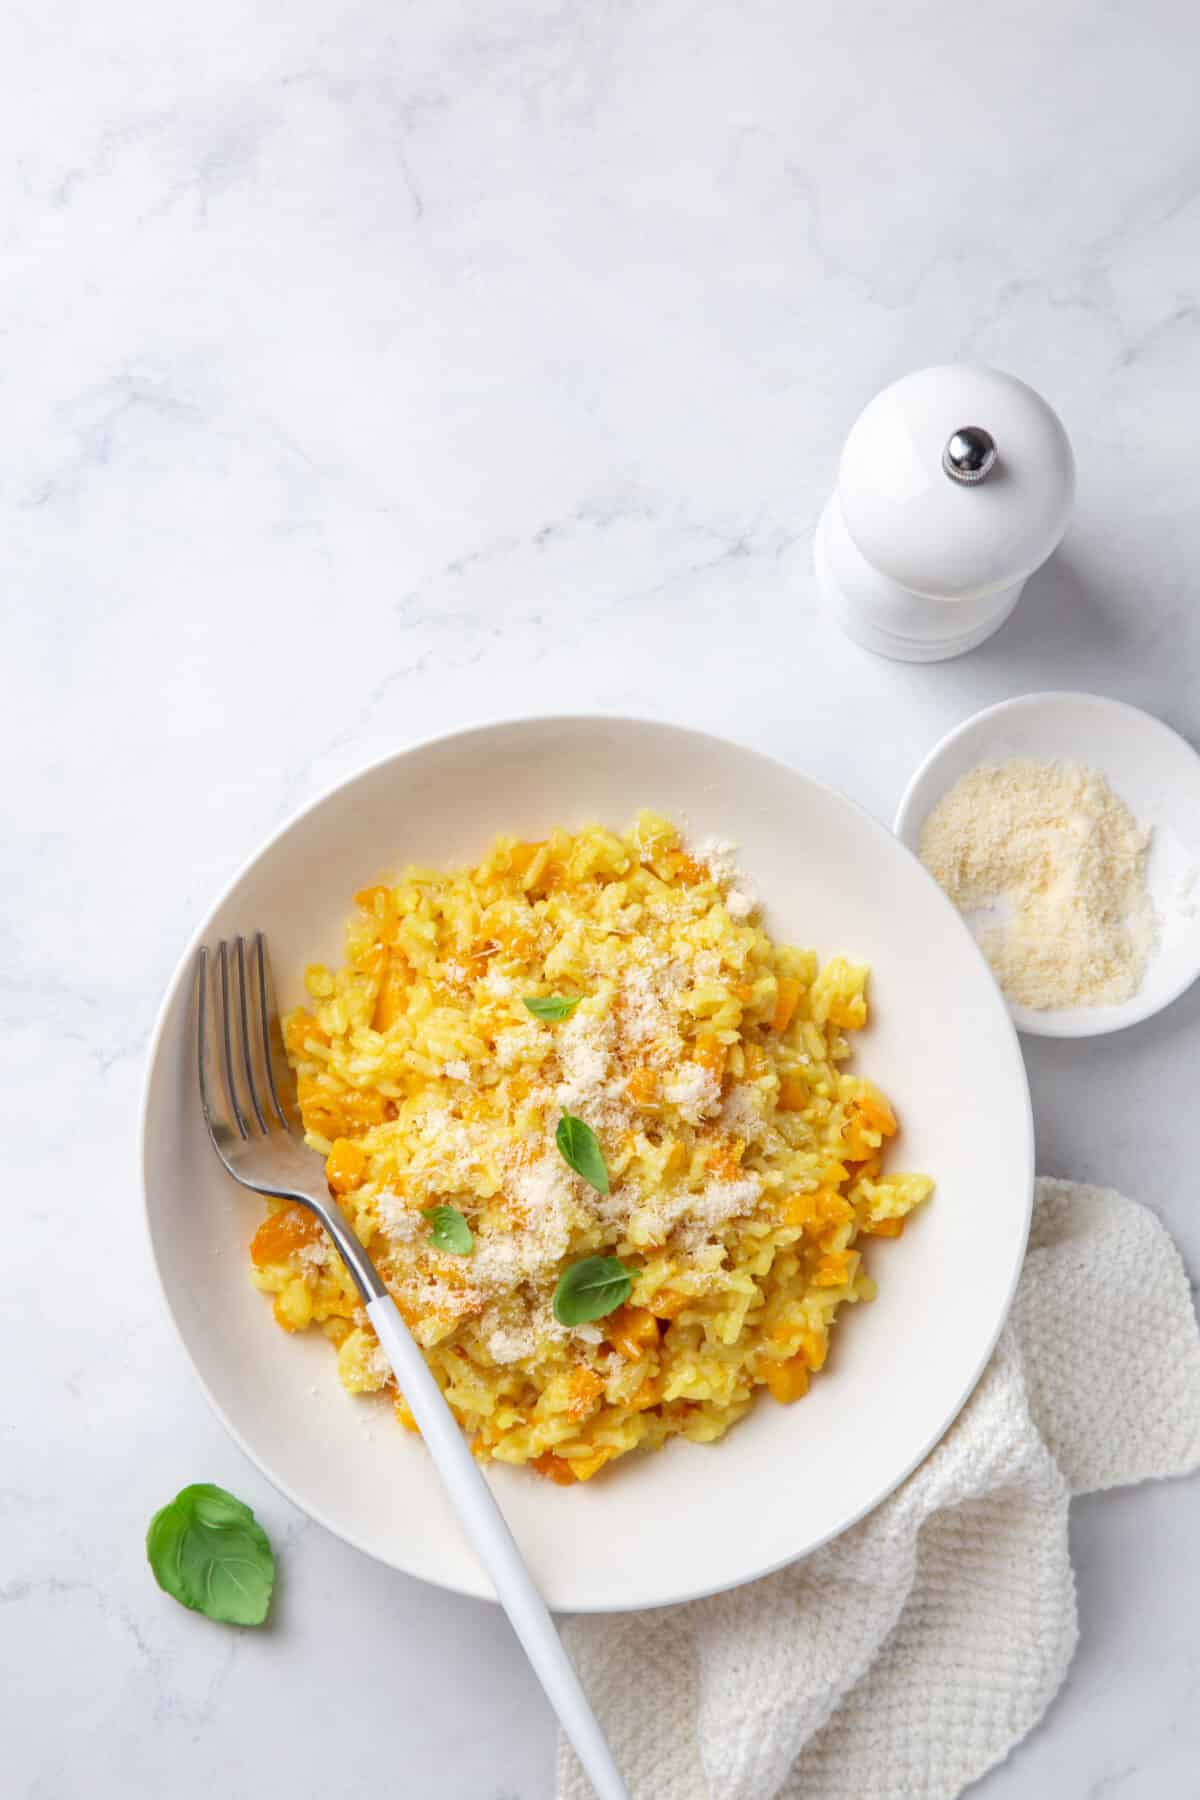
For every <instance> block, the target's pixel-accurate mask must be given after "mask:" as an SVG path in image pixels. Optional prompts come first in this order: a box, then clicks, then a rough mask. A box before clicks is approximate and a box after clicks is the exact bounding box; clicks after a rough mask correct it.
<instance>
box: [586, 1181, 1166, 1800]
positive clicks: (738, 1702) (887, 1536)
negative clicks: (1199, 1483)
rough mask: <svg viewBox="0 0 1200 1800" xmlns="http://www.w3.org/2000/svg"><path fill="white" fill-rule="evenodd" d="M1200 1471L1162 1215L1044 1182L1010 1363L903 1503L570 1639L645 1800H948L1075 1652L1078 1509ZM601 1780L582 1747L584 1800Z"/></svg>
mask: <svg viewBox="0 0 1200 1800" xmlns="http://www.w3.org/2000/svg"><path fill="white" fill-rule="evenodd" d="M1198 1465H1200V1334H1198V1333H1197V1328H1196V1318H1195V1314H1194V1312H1193V1309H1192V1301H1191V1294H1190V1292H1189V1289H1188V1282H1187V1277H1186V1275H1185V1273H1184V1268H1183V1263H1182V1261H1181V1260H1180V1256H1179V1252H1178V1251H1177V1250H1176V1248H1175V1246H1174V1244H1173V1243H1172V1241H1171V1239H1170V1237H1169V1236H1168V1235H1167V1233H1166V1231H1165V1230H1164V1229H1163V1227H1162V1225H1161V1224H1160V1223H1159V1221H1158V1219H1157V1218H1155V1216H1154V1215H1153V1213H1151V1212H1148V1211H1147V1209H1146V1208H1145V1207H1144V1206H1139V1205H1137V1204H1136V1203H1135V1202H1134V1201H1132V1200H1126V1199H1124V1198H1123V1197H1122V1196H1121V1195H1120V1194H1115V1193H1113V1192H1111V1191H1109V1190H1105V1189H1101V1188H1091V1187H1080V1186H1077V1185H1076V1184H1075V1183H1073V1182H1068V1181H1039V1183H1038V1189H1037V1201H1036V1205H1035V1210H1034V1216H1033V1230H1032V1234H1031V1236H1030V1240H1029V1252H1028V1256H1027V1258H1026V1262H1025V1268H1024V1271H1023V1273H1022V1276H1021V1283H1020V1286H1019V1288H1018V1291H1017V1297H1016V1301H1015V1303H1014V1305H1013V1310H1012V1313H1011V1315H1010V1318H1009V1322H1008V1324H1007V1326H1006V1327H1005V1330H1004V1334H1003V1336H1002V1337H1001V1339H1000V1342H999V1345H998V1346H997V1349H996V1352H995V1355H994V1356H993V1358H992V1361H991V1363H990V1364H989V1366H988V1369H987V1371H986V1372H985V1374H984V1376H983V1379H982V1380H981V1381H980V1383H979V1386H978V1387H977V1388H976V1390H975V1393H974V1395H973V1396H972V1398H971V1399H970V1401H969V1402H968V1403H967V1405H966V1407H964V1409H963V1411H962V1413H961V1414H960V1415H959V1418H958V1420H957V1422H956V1423H955V1424H954V1426H953V1427H952V1428H951V1430H950V1431H949V1432H948V1433H947V1435H946V1437H945V1438H944V1439H943V1440H942V1442H941V1444H940V1445H939V1446H938V1448H937V1449H936V1450H934V1451H933V1452H932V1453H931V1455H930V1456H929V1457H928V1458H927V1459H926V1460H925V1462H924V1463H922V1465H921V1466H920V1468H919V1469H918V1470H917V1471H916V1473H915V1474H913V1475H911V1476H910V1477H909V1479H908V1480H907V1481H906V1482H905V1483H904V1485H903V1487H901V1488H899V1489H898V1490H897V1491H896V1493H895V1494H893V1495H892V1497H891V1498H890V1499H889V1500H886V1501H885V1502H884V1503H883V1505H882V1506H880V1507H879V1508H877V1510H876V1511H875V1512H874V1513H872V1514H871V1515H870V1517H869V1518H867V1519H866V1520H864V1521H863V1523H862V1524H860V1525H857V1526H855V1527H854V1529H853V1530H851V1531H848V1532H846V1533H845V1534H844V1535H843V1536H842V1537H840V1538H838V1539H837V1540H836V1541H835V1542H834V1543H832V1544H829V1545H826V1547H825V1548H824V1549H822V1550H817V1551H814V1553H813V1554H812V1555H811V1556H809V1557H807V1558H805V1559H804V1561H802V1562H799V1563H795V1564H793V1565H792V1566H791V1567H790V1568H787V1569H783V1570H781V1571H780V1572H779V1573H777V1574H775V1575H770V1576H767V1577H766V1578H765V1579H764V1580H762V1581H758V1582H754V1583H752V1584H751V1585H749V1586H747V1587H742V1588H735V1589H734V1590H733V1592H732V1593H728V1594H718V1595H716V1596H715V1597H714V1598H712V1599H709V1600H696V1601H693V1602H691V1603H690V1604H689V1605H686V1606H677V1607H665V1608H661V1609H659V1610H657V1611H654V1612H642V1613H626V1614H614V1615H610V1616H605V1617H600V1618H576V1619H571V1620H569V1621H568V1622H567V1625H566V1627H565V1635H566V1638H567V1642H568V1644H569V1646H570V1649H571V1653H572V1655H573V1656H574V1658H575V1661H576V1664H577V1666H578V1669H579V1673H580V1676H581V1677H582V1680H583V1684H584V1686H585V1688H586V1689H587V1691H588V1694H589V1695H590V1697H591V1699H592V1701H593V1704H594V1705H595V1707H596V1710H597V1712H598V1713H599V1716H600V1718H601V1721H602V1722H603V1724H604V1726H605V1728H606V1729H607V1731H608V1734H609V1741H610V1742H611V1744H612V1746H613V1749H614V1751H615V1753H616V1756H617V1760H618V1762H619V1763H620V1765H621V1767H622V1769H623V1771H624V1773H625V1776H626V1780H627V1781H628V1782H629V1785H630V1789H631V1791H632V1793H633V1794H634V1796H635V1800H775V1797H776V1796H778V1797H779V1800H801V1796H803V1800H950V1796H953V1795H957V1794H960V1793H961V1792H962V1790H963V1789H964V1788H965V1787H966V1786H967V1785H968V1784H969V1783H970V1782H972V1781H974V1780H976V1779H977V1778H978V1777H979V1776H980V1775H982V1774H983V1773H984V1772H985V1771H986V1770H987V1769H989V1768H991V1767H992V1765H993V1764H994V1763H997V1762H999V1761H1001V1760H1002V1759H1003V1757H1004V1756H1005V1755H1006V1754H1007V1752H1008V1751H1009V1750H1010V1749H1011V1748H1012V1746H1013V1745H1014V1744H1016V1743H1017V1742H1018V1741H1019V1740H1020V1739H1021V1738H1022V1737H1024V1736H1025V1734H1026V1732H1028V1731H1029V1730H1030V1729H1031V1728H1032V1727H1033V1726H1034V1725H1035V1724H1036V1723H1037V1721H1038V1719H1039V1718H1040V1717H1041V1715H1042V1713H1043V1712H1044V1711H1045V1709H1046V1707H1047V1706H1048V1705H1049V1703H1050V1701H1051V1699H1052V1698H1053V1696H1054V1694H1055V1692H1056V1690H1057V1688H1058V1686H1059V1683H1060V1682H1061V1681H1062V1679H1063V1676H1064V1675H1065V1673H1066V1670H1067V1665H1068V1664H1069V1662H1070V1660H1071V1656H1072V1653H1073V1651H1074V1648H1075V1640H1076V1617H1075V1585H1074V1579H1073V1576H1072V1572H1071V1562H1070V1556H1069V1553H1068V1548H1067V1504H1068V1501H1069V1500H1070V1497H1071V1495H1072V1494H1083V1493H1090V1492H1093V1491H1094V1490H1096V1489H1098V1488H1108V1487H1119V1486H1122V1485H1124V1484H1126V1483H1129V1482H1134V1481H1145V1480H1147V1479H1148V1478H1149V1477H1151V1476H1164V1475H1180V1474H1184V1473H1186V1472H1187V1471H1189V1470H1191V1469H1195V1468H1196V1467H1197V1466H1198ZM591 1793H592V1789H591V1786H590V1784H589V1783H588V1781H587V1779H586V1777H585V1776H584V1775H583V1773H582V1771H581V1770H580V1768H579V1766H578V1764H577V1763H576V1761H575V1759H574V1757H573V1755H572V1754H571V1752H570V1750H569V1749H567V1748H566V1747H565V1746H560V1751H559V1794H560V1797H561V1800H590V1796H591Z"/></svg>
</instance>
